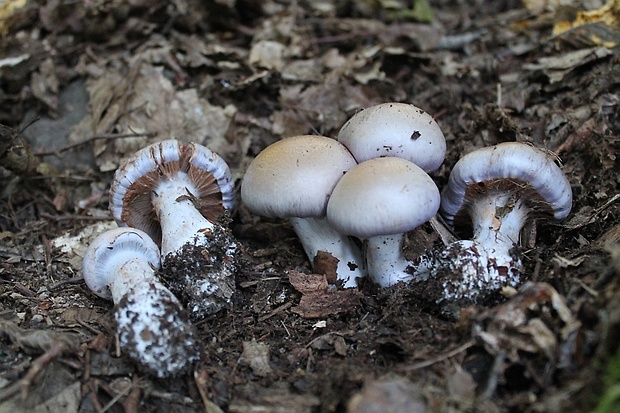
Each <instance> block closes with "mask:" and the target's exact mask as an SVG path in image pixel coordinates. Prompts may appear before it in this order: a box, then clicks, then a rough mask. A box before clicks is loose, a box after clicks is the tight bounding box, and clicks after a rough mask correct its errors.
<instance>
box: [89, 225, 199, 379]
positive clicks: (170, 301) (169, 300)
mask: <svg viewBox="0 0 620 413" xmlns="http://www.w3.org/2000/svg"><path fill="white" fill-rule="evenodd" d="M159 265H160V256H159V249H158V247H157V245H155V243H154V242H153V241H152V240H151V238H150V237H149V236H148V235H147V234H146V233H145V232H143V231H140V230H138V229H134V228H116V229H112V230H109V231H106V232H104V233H103V234H101V235H99V236H98V237H97V238H96V239H95V240H94V241H93V242H92V243H91V244H90V245H89V247H88V249H87V251H86V254H85V255H84V262H83V267H82V272H83V275H84V280H85V281H86V284H87V285H88V287H89V288H90V289H91V290H92V291H93V292H94V293H95V294H97V295H98V296H100V297H102V298H106V299H112V300H113V301H114V303H115V304H116V308H115V310H114V318H115V320H116V324H117V333H118V337H119V342H120V346H121V349H122V350H123V351H125V352H126V353H127V354H128V355H129V357H131V358H132V359H133V360H135V361H136V362H138V363H139V364H140V365H141V366H142V367H143V368H145V369H146V370H147V371H149V372H150V373H152V374H154V375H156V376H157V377H167V376H173V375H178V374H181V373H184V372H186V371H187V370H188V369H189V368H190V367H191V365H192V363H193V362H195V361H197V360H198V359H199V357H200V350H199V345H198V342H197V340H196V336H195V332H194V328H193V326H192V325H191V324H190V322H189V320H188V315H187V313H186V312H185V310H184V309H183V307H182V306H181V304H180V302H179V301H178V300H177V299H176V297H175V296H174V295H173V294H172V293H171V292H170V291H169V290H168V289H167V288H166V287H164V286H163V285H162V284H161V283H160V282H159V281H158V280H157V278H156V277H155V270H156V269H158V268H159Z"/></svg>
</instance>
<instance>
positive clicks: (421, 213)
mask: <svg viewBox="0 0 620 413" xmlns="http://www.w3.org/2000/svg"><path fill="white" fill-rule="evenodd" d="M439 203H440V195H439V190H438V189H437V186H436V185H435V183H434V182H433V180H432V179H431V177H430V176H428V174H427V173H426V172H424V171H423V170H422V169H421V168H419V167H418V166H417V165H415V164H413V163H411V162H409V161H407V160H405V159H401V158H391V157H387V158H376V159H370V160H368V161H365V162H362V163H360V164H358V165H357V166H355V167H353V168H351V169H350V170H349V171H348V172H347V173H346V174H345V175H344V176H343V177H342V179H341V180H340V181H339V182H338V184H337V185H336V187H335V188H334V191H333V192H332V195H331V197H330V198H329V204H328V205H327V219H328V220H329V222H330V223H331V224H332V225H333V226H334V228H336V230H338V231H339V232H341V233H343V234H348V235H352V236H355V237H358V238H361V239H364V240H365V247H364V252H365V256H366V261H367V265H368V273H369V275H370V277H371V278H372V279H374V280H375V281H376V282H377V283H378V284H379V285H381V286H383V287H386V286H390V285H393V284H395V283H397V282H399V281H406V280H409V279H411V277H412V271H410V270H409V269H408V267H410V265H411V263H410V262H409V261H408V260H407V259H405V258H404V256H403V253H402V247H403V238H404V237H403V234H404V233H405V232H408V231H411V230H413V229H415V228H417V227H418V226H420V225H421V224H423V223H424V222H426V221H428V220H429V219H431V218H432V217H433V216H435V214H436V213H437V210H438V209H439Z"/></svg>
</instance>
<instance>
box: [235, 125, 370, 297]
mask: <svg viewBox="0 0 620 413" xmlns="http://www.w3.org/2000/svg"><path fill="white" fill-rule="evenodd" d="M355 164H356V162H355V159H353V156H351V154H350V153H349V151H348V150H347V149H346V148H345V147H344V146H342V144H340V143H338V142H337V141H336V140H334V139H330V138H327V137H325V136H313V135H302V136H295V137H291V138H286V139H283V140H280V141H278V142H276V143H274V144H272V145H270V146H268V147H267V148H265V150H263V151H262V152H261V153H259V154H258V156H257V157H256V159H254V160H253V161H252V163H251V164H250V165H249V167H248V169H247V171H246V173H245V176H244V178H243V182H242V184H241V199H242V200H243V203H244V204H245V205H246V206H247V208H248V209H249V210H250V211H252V212H254V213H255V214H258V215H262V216H265V217H271V218H276V217H277V218H288V219H289V221H290V223H291V225H292V226H293V229H294V230H295V232H296V234H297V235H298V237H299V239H300V241H301V243H302V245H303V247H304V251H305V252H306V255H307V256H308V258H309V259H310V261H311V263H314V259H315V257H316V256H317V253H318V252H319V251H325V252H328V253H330V254H332V255H333V256H334V257H335V258H337V259H338V260H339V262H338V268H337V276H338V279H340V280H343V282H344V286H345V287H354V286H356V281H355V280H356V278H357V277H363V276H364V275H365V274H366V272H365V270H364V268H363V266H362V257H361V250H360V249H359V247H358V246H357V245H355V243H354V242H353V241H352V240H351V239H350V238H349V237H347V236H344V235H342V234H340V233H338V232H337V231H335V230H334V229H333V228H332V227H331V225H329V223H328V222H327V220H326V219H325V212H326V208H327V201H328V199H329V196H330V194H331V192H332V190H333V189H334V186H336V183H337V182H338V181H339V180H340V178H341V177H342V176H343V174H344V173H345V172H346V171H347V170H349V169H350V168H352V167H353V166H354V165H355Z"/></svg>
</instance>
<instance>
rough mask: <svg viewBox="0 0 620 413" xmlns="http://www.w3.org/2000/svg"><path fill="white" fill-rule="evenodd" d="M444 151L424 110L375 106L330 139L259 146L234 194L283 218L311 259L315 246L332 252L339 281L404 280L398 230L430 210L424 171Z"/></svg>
mask: <svg viewBox="0 0 620 413" xmlns="http://www.w3.org/2000/svg"><path fill="white" fill-rule="evenodd" d="M445 148H446V145H445V138H444V136H443V134H442V132H441V130H440V128H439V126H438V125H437V123H436V122H435V121H434V120H433V118H432V117H431V116H430V115H429V114H427V113H426V112H424V111H423V110H421V109H419V108H417V107H416V106H414V105H410V104H404V103H385V104H381V105H377V106H373V107H371V108H368V109H365V110H363V111H361V112H359V113H357V114H356V115H355V116H353V117H352V118H351V119H350V120H349V121H348V122H347V123H346V124H345V125H344V126H343V128H342V130H341V131H340V134H339V136H338V139H337V140H334V139H331V138H328V137H325V136H311V135H302V136H295V137H291V138H286V139H283V140H281V141H278V142H276V143H274V144H272V145H270V146H268V147H267V148H266V149H265V150H263V151H262V152H261V153H259V154H258V156H257V157H256V158H255V159H254V160H253V161H252V163H251V164H250V165H249V167H248V169H247V171H246V174H245V176H244V179H243V182H242V185H241V198H242V200H243V202H244V204H245V205H246V206H247V208H248V209H249V210H250V211H252V212H254V213H256V214H258V215H262V216H266V217H278V218H287V219H289V221H290V223H291V225H292V226H293V229H294V230H295V232H296V233H297V235H298V237H299V239H300V241H301V243H302V245H303V247H304V250H305V252H306V255H307V256H308V258H309V259H310V262H311V264H313V265H314V261H315V259H316V257H317V256H318V254H319V252H321V251H322V252H327V253H329V254H331V255H332V256H334V257H335V258H336V259H337V260H338V266H337V269H336V273H337V278H338V279H339V280H341V282H342V283H343V285H344V287H355V286H356V285H357V281H356V280H357V279H358V278H361V277H364V276H365V275H367V274H370V275H371V277H372V278H373V279H374V280H375V281H377V282H378V283H379V284H381V285H382V286H388V285H392V284H395V283H396V282H398V281H402V280H407V279H410V278H411V273H410V272H408V271H407V267H408V266H409V264H410V263H408V262H407V261H406V260H405V259H404V258H403V256H402V251H401V250H402V242H403V236H402V235H403V233H404V232H407V231H410V230H412V229H413V228H415V227H417V226H419V225H421V224H422V223H424V222H426V221H427V220H429V219H430V218H431V217H433V216H434V215H435V214H436V212H437V210H438V208H439V200H440V196H439V190H438V189H437V187H436V186H435V184H434V183H433V181H432V179H431V178H430V177H429V176H428V174H427V172H430V171H433V170H435V169H437V168H438V167H439V165H441V163H442V161H443V159H444V156H445ZM375 158H379V159H375ZM412 204H413V205H414V206H413V208H410V207H409V206H410V205H412ZM351 237H354V238H358V239H360V240H363V247H362V248H360V245H359V244H360V242H359V241H358V242H355V241H354V240H353V239H352V238H351Z"/></svg>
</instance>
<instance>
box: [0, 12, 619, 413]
mask: <svg viewBox="0 0 620 413" xmlns="http://www.w3.org/2000/svg"><path fill="white" fill-rule="evenodd" d="M562 3H566V5H565V6H562V7H560V6H557V2H545V1H542V0H541V1H532V0H528V1H524V2H523V3H520V2H516V1H511V0H505V1H491V0H471V1H469V0H458V1H457V0H440V1H436V2H432V4H431V6H430V7H429V6H428V4H427V2H426V1H423V0H416V1H415V2H405V1H402V2H401V1H395V2H382V1H378V2H355V1H346V0H344V1H336V2H322V1H318V2H313V1H294V2H287V1H277V0H268V1H264V2H250V1H245V0H237V1H235V0H212V1H204V2H203V1H198V0H185V1H174V2H165V1H160V0H135V1H130V2H124V1H120V0H119V1H117V0H109V1H98V2H68V1H47V2H44V1H34V0H30V1H20V0H9V1H6V2H4V4H3V5H2V6H0V36H1V37H0V123H2V125H3V126H2V128H1V129H0V190H1V197H0V257H1V259H0V412H5V411H6V412H9V411H10V412H17V411H66V412H103V411H112V412H159V411H167V412H194V411H206V412H220V411H225V412H293V411H294V412H345V411H346V412H349V413H353V412H357V413H360V412H378V411H390V412H435V411H437V412H453V411H481V412H513V411H514V412H517V411H518V412H558V411H575V412H576V411H593V410H594V409H595V408H597V407H598V408H599V410H598V411H609V412H611V411H617V410H616V409H617V408H618V403H619V401H618V399H619V398H618V397H617V396H615V394H617V386H618V383H619V377H620V368H618V367H617V363H618V362H617V360H618V355H617V351H618V339H619V337H620V307H619V305H618V303H620V277H619V275H620V202H618V200H619V199H620V191H619V187H620V179H619V176H620V174H619V172H620V167H619V163H618V161H617V158H616V157H617V154H618V153H619V151H620V138H619V136H620V135H619V133H620V70H619V67H620V55H619V54H618V50H619V49H618V47H617V45H618V41H620V31H619V30H618V26H617V22H618V21H619V20H618V19H619V16H620V6H618V2H617V1H611V2H610V3H608V4H609V7H607V8H605V7H603V6H604V5H603V3H602V2H601V1H595V0H593V1H587V2H574V4H572V3H571V2H570V1H567V2H562ZM582 3H585V4H582ZM412 4H413V5H412ZM431 7H432V8H431ZM584 8H585V9H587V10H590V11H589V12H588V13H583V11H584V10H585V9H584ZM561 29H562V30H563V31H562V30H561ZM393 101H398V102H409V103H414V104H415V105H417V106H419V107H420V108H423V109H424V110H425V111H427V112H428V113H430V114H431V115H432V116H433V117H434V118H435V119H436V120H437V122H438V123H439V125H440V127H441V128H442V131H443V133H444V135H445V137H446V141H447V148H448V149H447V154H446V159H445V161H444V163H443V165H442V166H441V167H440V168H439V169H438V170H437V171H435V172H433V173H432V174H431V175H432V178H433V179H434V181H435V182H436V183H437V185H438V186H439V188H442V187H444V186H445V184H446V182H447V178H448V176H449V173H450V170H451V168H452V166H453V165H454V164H455V163H456V161H457V160H458V159H459V158H460V157H461V156H463V155H464V154H466V153H468V152H470V151H472V150H474V149H476V148H480V147H484V146H489V145H493V144H496V143H499V142H508V141H518V142H527V143H530V144H532V145H534V146H536V147H539V148H543V149H545V150H548V151H550V153H551V152H552V153H554V154H556V155H557V156H559V159H560V160H561V166H562V169H563V171H564V173H565V174H566V176H567V178H568V180H569V181H570V184H571V186H572V190H573V208H572V212H571V214H570V216H569V217H568V219H567V220H565V221H563V222H557V223H556V222H543V221H541V222H538V223H537V224H536V225H535V224H531V225H528V226H527V227H526V228H525V229H524V231H523V234H522V241H521V245H520V249H521V253H522V257H523V261H524V265H525V269H524V271H523V276H522V278H523V283H522V285H521V286H519V288H518V289H513V290H511V289H507V290H505V291H503V294H502V295H500V296H498V297H496V298H495V299H494V300H489V301H485V302H484V303H470V304H471V305H468V306H458V305H457V306H453V307H451V309H450V315H451V316H450V317H446V312H444V311H438V309H437V308H436V307H435V306H434V305H433V303H432V302H429V300H428V299H427V298H428V295H433V294H435V295H436V294H437V293H438V292H437V291H436V288H437V285H434V286H429V287H428V290H426V291H425V288H426V287H425V286H420V285H419V284H418V285H415V286H414V285H407V284H404V283H400V284H398V285H396V286H394V287H390V288H383V289H381V288H379V287H378V286H377V285H375V284H373V283H371V282H369V281H364V282H362V283H361V286H360V288H359V289H342V288H335V287H333V286H329V285H328V283H327V282H326V278H325V277H324V276H322V275H318V274H314V273H313V270H312V266H311V265H310V262H309V260H308V259H307V258H306V256H305V255H304V252H303V249H302V247H301V244H300V243H299V241H298V240H297V238H296V236H295V233H294V232H293V230H292V227H291V226H290V225H289V223H288V222H286V221H285V220H280V219H267V218H263V217H259V216H257V215H255V214H252V213H250V212H249V211H248V210H247V208H246V207H245V206H244V205H243V203H242V202H241V201H240V200H238V202H237V205H236V207H235V208H234V210H233V211H232V215H231V218H232V221H231V223H230V226H229V228H230V231H231V232H232V234H233V236H234V237H235V239H236V241H237V242H238V257H237V260H238V263H239V265H238V268H237V271H236V274H235V277H236V280H235V281H236V293H235V295H234V296H233V298H232V300H233V302H232V305H231V306H229V308H226V309H224V310H222V311H220V312H218V313H216V314H211V315H207V316H205V317H204V318H201V319H200V320H196V321H195V327H196V331H197V335H198V338H199V342H200V345H201V348H197V349H196V351H197V352H200V354H201V359H200V361H199V362H197V363H196V364H195V365H194V366H193V368H192V369H191V371H190V372H188V373H187V374H184V375H181V376H180V377H172V378H163V379H160V378H157V377H155V376H154V375H151V374H149V373H148V372H145V371H144V369H141V368H140V366H139V365H136V364H135V363H134V362H133V361H132V360H131V359H130V358H128V356H127V355H126V354H123V353H122V352H121V351H120V350H119V348H118V342H117V337H116V334H115V325H114V317H113V311H114V307H113V304H112V303H111V302H109V301H106V300H104V299H101V298H98V297H97V296H95V295H94V294H93V293H92V292H91V291H89V289H88V288H87V287H86V285H85V283H84V280H83V278H82V276H81V258H82V256H83V254H84V250H85V248H86V247H87V245H88V244H89V242H90V241H92V239H93V238H94V237H95V236H96V235H97V234H99V233H101V232H103V231H105V230H106V229H109V228H112V227H114V226H115V225H116V224H115V223H114V222H113V221H112V218H111V215H110V213H109V212H108V201H109V199H108V190H109V187H110V183H111V181H112V176H113V173H114V171H115V170H116V168H118V166H119V165H120V163H121V162H122V161H123V159H126V158H127V157H128V156H130V155H131V154H132V153H134V152H135V151H136V150H138V149H140V148H142V147H144V146H146V145H147V144H150V143H153V142H157V141H160V140H163V139H170V138H175V139H179V140H181V141H183V142H197V143H200V144H203V145H205V146H208V147H210V148H211V149H212V150H213V151H215V152H216V153H218V154H219V155H220V156H221V157H222V158H223V159H225V160H226V161H227V162H228V164H229V166H230V168H231V171H232V172H233V176H234V178H235V181H236V184H237V185H236V187H237V188H239V185H240V183H241V180H242V178H243V173H244V171H245V169H246V168H247V165H248V164H249V163H250V162H251V161H252V159H253V158H254V157H255V156H256V155H257V154H258V153H259V152H260V151H261V150H263V149H264V148H265V147H267V146H268V145H269V144H271V143H273V142H275V141H277V140H279V139H282V138H285V137H289V136H294V135H299V134H321V135H325V136H329V137H333V138H335V137H336V135H337V133H338V130H339V129H340V127H341V126H342V125H343V124H344V123H345V122H346V120H347V119H348V118H350V117H351V116H352V115H353V114H355V113H356V112H357V111H359V110H360V109H362V108H365V107H368V106H371V105H374V104H378V103H382V102H393ZM443 229H445V228H443ZM441 230H442V227H441V225H440V227H437V226H432V225H430V224H425V225H424V226H422V227H420V228H419V229H417V230H415V231H413V232H411V233H409V234H407V236H406V245H405V254H406V256H407V257H409V258H411V259H412V260H414V259H415V258H416V257H418V256H419V255H420V254H421V253H423V252H424V251H425V250H427V249H429V248H440V247H441V246H442V245H443V239H444V238H445V236H446V234H448V235H450V234H449V232H448V233H446V232H445V231H441ZM438 231H439V232H438ZM457 235H459V236H462V237H466V234H457ZM168 276H170V274H168ZM427 293H428V294H427ZM614 386H616V387H614ZM614 389H615V393H614ZM604 403H608V405H605V404H604ZM605 409H607V410H605Z"/></svg>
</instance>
